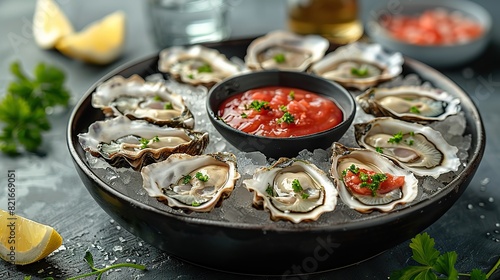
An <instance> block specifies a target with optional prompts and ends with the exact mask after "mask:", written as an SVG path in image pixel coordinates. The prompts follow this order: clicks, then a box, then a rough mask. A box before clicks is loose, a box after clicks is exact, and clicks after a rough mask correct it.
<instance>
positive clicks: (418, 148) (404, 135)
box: [354, 117, 460, 178]
mask: <svg viewBox="0 0 500 280" xmlns="http://www.w3.org/2000/svg"><path fill="white" fill-rule="evenodd" d="M354 131H355V132H354V133H355V137H356V141H357V143H358V144H359V145H360V146H361V147H363V148H366V149H369V150H373V151H378V152H379V153H381V154H382V155H384V156H387V157H389V158H391V159H393V160H395V161H397V162H398V163H399V164H400V165H402V166H403V167H406V168H407V169H409V170H411V171H412V172H413V173H414V174H415V175H419V176H432V177H434V178H438V177H439V176H440V175H441V174H444V173H447V172H450V171H457V170H458V167H459V166H460V159H459V158H458V157H457V152H458V148H457V147H455V146H451V145H450V144H448V142H446V140H445V139H444V138H443V136H442V135H441V133H440V132H439V131H436V130H434V129H432V128H431V127H429V126H424V125H420V124H417V123H411V122H406V121H401V120H397V119H393V118H390V117H380V118H375V119H373V120H372V121H369V122H366V123H358V124H355V125H354Z"/></svg>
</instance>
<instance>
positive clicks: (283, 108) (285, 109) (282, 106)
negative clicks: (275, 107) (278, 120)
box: [280, 105, 288, 112]
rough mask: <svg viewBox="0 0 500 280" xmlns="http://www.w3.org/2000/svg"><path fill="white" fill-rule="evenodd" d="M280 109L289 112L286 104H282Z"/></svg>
mask: <svg viewBox="0 0 500 280" xmlns="http://www.w3.org/2000/svg"><path fill="white" fill-rule="evenodd" d="M280 111H281V112H288V109H287V107H286V105H280Z"/></svg>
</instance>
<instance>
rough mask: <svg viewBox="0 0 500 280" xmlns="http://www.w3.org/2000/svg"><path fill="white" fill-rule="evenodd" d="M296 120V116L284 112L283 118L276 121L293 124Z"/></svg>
mask: <svg viewBox="0 0 500 280" xmlns="http://www.w3.org/2000/svg"><path fill="white" fill-rule="evenodd" d="M294 121H295V117H294V116H293V115H292V114H290V113H289V112H285V113H284V114H283V116H281V118H279V119H278V120H277V121H276V122H277V123H278V124H282V123H287V124H291V123H293V122H294Z"/></svg>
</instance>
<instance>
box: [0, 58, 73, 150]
mask: <svg viewBox="0 0 500 280" xmlns="http://www.w3.org/2000/svg"><path fill="white" fill-rule="evenodd" d="M10 72H11V73H12V74H13V75H14V77H15V78H16V79H15V80H14V81H12V82H11V83H10V84H9V86H8V87H7V94H6V95H5V96H4V98H3V99H2V100H1V101H0V121H1V122H3V123H4V125H3V128H2V132H1V133H0V150H1V151H2V152H4V153H6V154H8V155H17V154H19V152H20V150H19V148H20V146H22V147H24V149H25V150H26V151H30V152H35V151H36V150H37V149H38V147H39V146H40V145H41V144H42V140H43V139H42V133H43V132H44V131H48V130H49V129H50V123H49V121H48V119H47V116H46V113H45V111H46V109H47V108H50V107H55V106H67V105H68V103H69V99H70V94H69V91H68V90H67V89H66V88H65V87H64V85H63V84H64V79H65V76H64V73H63V72H62V70H60V69H58V68H56V67H54V66H49V65H45V64H44V63H39V64H37V65H36V66H35V69H34V77H33V78H30V77H28V76H27V75H26V74H25V73H24V72H23V70H22V69H21V65H20V63H19V62H13V63H12V64H11V65H10Z"/></svg>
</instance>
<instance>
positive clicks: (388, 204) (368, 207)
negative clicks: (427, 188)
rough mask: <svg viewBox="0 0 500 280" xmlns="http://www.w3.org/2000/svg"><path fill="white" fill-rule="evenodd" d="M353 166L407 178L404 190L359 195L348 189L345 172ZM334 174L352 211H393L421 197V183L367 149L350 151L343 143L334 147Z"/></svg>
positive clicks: (336, 182) (341, 195)
mask: <svg viewBox="0 0 500 280" xmlns="http://www.w3.org/2000/svg"><path fill="white" fill-rule="evenodd" d="M351 166H355V167H356V168H359V169H364V170H368V171H372V172H374V173H376V174H377V173H378V174H390V175H392V176H395V177H401V176H402V177H404V184H403V185H402V186H401V187H400V188H395V189H393V190H391V191H388V192H384V193H380V192H379V191H378V190H377V191H376V192H375V191H374V193H375V194H369V195H366V194H364V193H359V192H355V191H353V190H352V189H350V188H349V187H347V186H346V183H345V181H344V180H343V178H344V175H343V172H345V170H349V169H350V168H351ZM330 175H331V176H332V177H333V179H334V181H335V184H336V185H337V188H338V190H339V194H340V198H341V199H342V201H343V202H344V203H345V204H347V205H348V206H349V207H350V208H353V209H355V210H357V211H359V212H363V213H367V212H371V211H373V210H379V211H382V212H389V211H391V210H392V209H394V207H396V205H398V204H406V203H409V202H411V201H413V200H414V199H415V198H416V197H417V194H418V180H417V179H416V178H415V176H414V175H413V174H412V173H411V172H410V171H409V170H406V169H403V168H401V167H399V166H397V165H396V164H394V162H392V161H391V160H389V159H388V158H386V157H383V156H382V155H380V154H379V153H377V152H375V151H370V150H367V149H357V148H348V147H346V146H344V145H342V144H340V143H337V142H335V143H333V145H332V167H331V169H330Z"/></svg>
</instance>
